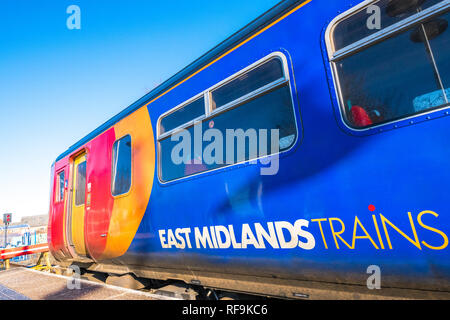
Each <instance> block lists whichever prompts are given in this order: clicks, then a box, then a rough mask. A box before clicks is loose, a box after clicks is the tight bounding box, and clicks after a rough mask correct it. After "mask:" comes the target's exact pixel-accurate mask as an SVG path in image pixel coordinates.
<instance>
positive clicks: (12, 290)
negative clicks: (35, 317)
mask: <svg viewBox="0 0 450 320" xmlns="http://www.w3.org/2000/svg"><path fill="white" fill-rule="evenodd" d="M68 283H73V279H72V278H69V277H66V276H60V275H55V274H52V273H47V272H42V271H35V270H31V269H27V268H21V267H18V268H13V269H10V270H5V271H1V272H0V300H27V299H31V300H158V299H167V298H163V297H161V296H158V295H154V294H150V293H147V292H142V291H136V290H130V289H125V288H121V287H116V286H111V285H107V284H100V283H96V282H92V281H88V280H83V279H80V282H79V289H77V288H74V289H69V286H68Z"/></svg>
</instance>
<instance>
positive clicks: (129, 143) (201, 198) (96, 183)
mask: <svg viewBox="0 0 450 320" xmlns="http://www.w3.org/2000/svg"><path fill="white" fill-rule="evenodd" d="M411 3H412V1H405V0H398V1H384V0H381V1H379V2H376V3H374V1H364V2H362V3H360V4H358V5H356V6H352V5H351V4H352V1H347V0H342V1H333V2H332V3H330V1H325V0H312V1H306V2H301V1H300V2H297V3H296V4H295V5H293V6H292V7H291V8H290V9H289V10H287V11H285V12H283V14H280V15H279V16H278V17H276V18H274V19H272V20H271V21H270V22H269V23H267V24H265V26H264V27H262V28H260V29H259V30H258V31H256V32H254V33H253V34H251V35H249V36H247V37H245V38H243V39H242V41H241V42H239V43H238V44H236V45H234V46H233V47H232V48H227V50H224V51H223V52H222V53H221V54H218V55H217V57H215V58H214V59H211V61H210V62H209V63H207V64H206V65H205V66H203V67H202V68H199V69H197V70H196V71H195V72H192V73H191V74H190V75H189V76H187V77H185V78H184V79H183V80H182V81H179V82H177V83H174V84H173V86H172V87H171V88H170V89H168V90H166V91H164V92H163V93H162V94H159V95H158V96H156V97H153V98H152V99H151V100H150V101H148V102H146V103H145V104H143V105H142V106H141V107H140V108H138V109H137V110H136V111H134V112H133V113H131V114H129V115H127V116H126V117H123V118H122V119H119V120H118V121H117V122H116V123H115V124H113V125H112V126H111V127H110V128H108V129H107V130H104V131H103V132H102V133H101V134H99V135H97V136H95V137H93V138H92V139H90V140H89V141H87V142H86V143H85V144H84V145H83V146H79V147H78V148H77V149H76V150H72V152H71V153H70V154H68V155H65V156H64V157H63V158H61V159H59V160H58V161H57V162H56V163H55V169H54V171H53V172H54V178H53V179H54V181H53V199H52V204H51V210H52V214H51V216H50V225H51V226H52V227H51V230H50V229H49V230H50V231H49V237H50V241H49V242H51V246H52V252H53V253H54V254H56V255H57V256H58V257H60V258H61V259H67V258H71V257H75V260H78V261H85V260H86V261H87V260H93V261H95V262H97V263H98V265H103V266H104V269H105V270H108V266H112V265H126V266H127V270H131V271H134V272H136V273H140V274H145V272H144V271H145V270H151V272H153V274H157V273H158V272H161V273H164V272H165V273H168V272H169V273H170V272H172V273H173V274H177V273H178V274H181V273H189V274H191V275H192V278H193V279H196V278H201V277H202V276H206V275H213V274H214V275H215V277H218V278H223V279H225V278H233V277H234V276H236V277H237V276H239V277H244V278H245V277H248V278H249V279H251V278H252V277H258V279H260V280H259V281H262V282H265V281H267V282H271V281H274V280H273V279H280V281H281V280H286V281H305V280H307V281H317V282H328V283H340V284H353V285H359V286H365V285H366V280H367V277H368V274H367V268H368V267H369V266H373V265H375V266H378V267H379V268H380V270H381V272H382V284H383V286H385V287H396V288H409V289H421V290H432V291H436V290H437V291H445V292H448V291H449V288H450V281H449V279H450V259H449V255H448V234H449V231H450V230H449V229H448V228H449V218H448V214H447V213H448V209H447V208H446V203H447V201H446V200H447V199H446V190H447V189H448V187H449V183H450V182H449V181H450V169H449V168H448V166H447V165H446V164H447V163H448V161H447V159H448V158H449V157H448V156H449V153H450V148H449V147H448V143H447V141H446V140H447V139H446V137H447V136H448V134H449V131H450V129H449V128H450V127H449V125H448V121H449V118H448V114H449V112H448V98H450V89H448V88H449V87H450V79H449V78H448V75H449V74H450V72H448V71H449V64H448V61H450V60H449V59H448V55H449V50H450V49H449V48H450V43H449V40H450V30H447V28H448V21H449V19H450V18H449V7H450V5H449V3H448V1H434V0H431V1H426V2H425V3H421V6H420V7H411V6H412V5H411ZM399 4H400V5H399ZM402 4H403V5H402ZM405 4H409V5H410V6H405ZM374 5H376V6H374ZM342 12H344V13H343V14H342ZM446 22H447V24H446ZM350 31H352V32H350ZM446 71H447V72H446ZM227 129H228V130H230V129H231V130H233V131H234V133H235V134H236V133H237V132H238V133H239V129H242V132H240V133H243V134H244V141H246V142H248V144H247V145H246V147H245V148H244V150H243V151H242V152H241V153H239V150H237V149H234V147H231V149H230V148H228V149H227V148H226V147H227V143H228V142H229V141H228V140H227V139H231V140H232V141H234V142H236V141H238V138H236V137H233V136H232V135H231V134H230V135H228V136H227ZM174 136H176V137H177V139H173V137H174ZM255 138H256V141H257V142H258V143H257V148H256V149H252V147H250V145H251V141H255ZM221 139H222V141H220V140H221ZM233 139H234V140H233ZM274 141H276V143H275V145H276V147H277V148H276V149H272V147H273V145H274ZM183 142H184V144H183ZM213 142H215V144H214V143H213ZM219 142H220V143H219ZM214 147H215V148H214ZM180 148H181V149H182V150H183V152H182V153H178V154H175V156H174V153H173V150H178V151H180V150H181V149H180ZM183 148H184V149H183ZM221 148H222V149H221ZM213 149H214V152H212V150H213ZM261 152H262V153H261ZM181 154H182V156H180V155H181ZM83 155H86V157H87V160H85V159H84V158H80V156H83ZM205 156H206V158H208V157H209V158H208V159H206V161H205V159H204V157H205ZM174 157H175V158H177V160H178V161H174ZM202 157H203V158H202ZM77 159H81V160H79V161H78V162H77ZM211 159H212V160H214V161H212V160H211ZM218 159H219V160H218ZM220 160H221V161H220ZM251 160H253V161H251ZM83 161H87V166H86V167H85V168H84V170H85V172H84V174H83V170H81V174H80V177H78V176H77V175H78V173H79V171H80V170H78V171H77V169H78V168H79V166H80V163H81V164H82V163H83ZM82 169H83V167H82ZM61 175H62V176H61ZM80 179H81V181H84V186H85V187H84V188H85V190H84V194H81V195H80V196H78V199H81V198H82V197H83V196H84V202H83V201H80V202H79V203H78V204H81V205H84V208H83V209H82V210H81V211H80V213H77V210H78V209H77V208H78V207H79V206H78V205H77V202H76V200H77V194H76V193H77V190H78V189H77V188H76V182H77V181H80ZM83 179H84V180H83ZM71 186H72V187H71ZM64 190H65V191H64ZM80 197H81V198H80ZM61 202H62V203H64V204H65V205H62V204H61ZM64 206H65V208H66V211H67V212H65V211H64V209H63V208H64ZM74 214H75V215H76V214H79V216H78V218H74ZM80 219H81V221H83V223H79V221H80ZM68 226H71V227H68ZM74 226H75V227H74ZM68 228H69V229H68ZM70 228H71V229H72V231H70ZM75 229H77V230H75ZM64 230H66V231H67V230H69V231H70V232H65V231H64ZM68 243H69V244H70V245H67V244H68ZM83 245H84V248H83ZM110 268H112V267H110ZM264 279H266V280H264ZM280 283H281V282H280Z"/></svg>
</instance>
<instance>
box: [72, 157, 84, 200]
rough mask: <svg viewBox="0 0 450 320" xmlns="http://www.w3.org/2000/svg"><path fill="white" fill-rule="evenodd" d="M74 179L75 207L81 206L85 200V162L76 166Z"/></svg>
mask: <svg viewBox="0 0 450 320" xmlns="http://www.w3.org/2000/svg"><path fill="white" fill-rule="evenodd" d="M76 179H77V182H76V191H75V205H76V206H82V205H84V201H85V198H86V161H83V162H81V163H80V164H79V165H78V166H77V178H76Z"/></svg>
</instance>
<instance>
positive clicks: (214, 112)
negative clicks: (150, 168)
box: [158, 53, 297, 182]
mask: <svg viewBox="0 0 450 320" xmlns="http://www.w3.org/2000/svg"><path fill="white" fill-rule="evenodd" d="M286 68H287V67H286V61H285V58H284V56H282V55H281V54H278V53H277V54H272V55H270V56H269V57H268V58H264V59H262V60H261V61H259V62H257V63H256V64H254V65H252V66H250V67H249V68H246V69H244V70H243V71H240V72H238V73H237V74H235V75H233V76H231V77H230V78H228V79H226V80H225V81H223V82H221V83H219V84H218V85H216V86H214V87H213V88H211V89H209V90H207V91H206V92H205V96H210V97H211V99H208V102H209V105H208V108H207V111H208V112H207V115H206V117H205V118H204V119H202V120H200V121H198V122H196V123H194V124H193V123H191V124H190V125H188V126H186V127H185V128H184V129H185V130H184V133H189V134H188V135H186V136H188V137H189V139H191V140H190V141H191V143H190V150H189V151H190V152H187V154H185V155H183V156H184V159H183V161H182V163H180V162H179V161H178V162H175V161H174V160H173V158H172V157H173V151H174V150H176V146H177V145H178V144H179V143H180V139H178V138H177V135H179V134H178V133H177V132H175V133H174V134H173V135H172V136H173V137H175V138H174V139H172V138H171V137H168V136H162V137H161V136H160V137H159V138H158V143H159V162H160V166H159V176H160V179H161V181H163V182H168V181H173V180H176V179H180V178H183V177H187V176H191V175H194V174H197V173H201V172H205V171H210V170H214V169H218V168H222V167H225V166H229V165H233V164H237V163H241V162H244V161H249V160H254V159H256V158H258V157H262V156H266V155H270V154H274V153H278V152H282V151H286V150H288V149H290V148H291V147H292V146H293V144H294V143H295V141H296V138H297V124H296V119H295V112H294V106H293V102H292V96H291V90H290V86H289V78H288V72H287V70H286ZM197 126H200V127H201V132H202V133H205V134H206V133H207V132H208V129H214V130H215V134H218V133H220V134H218V135H219V136H220V137H222V141H221V143H220V145H219V147H218V148H219V149H220V150H219V149H217V150H215V151H214V152H213V153H212V154H213V157H214V160H213V161H211V159H207V158H205V157H204V156H205V152H206V149H207V148H210V146H209V144H208V143H203V145H202V147H201V149H198V148H197V147H196V143H195V142H194V139H195V135H196V128H197ZM210 132H211V133H212V131H210ZM184 133H183V136H184ZM180 134H181V132H180ZM276 139H278V141H277V142H276V145H277V149H274V148H273V145H275V143H274V141H276ZM215 140H216V137H212V138H211V140H209V141H215ZM204 141H205V140H204ZM215 142H218V143H219V141H215ZM242 144H243V147H242ZM230 145H231V147H229V146H230ZM216 146H218V145H217V144H216ZM238 148H239V149H238ZM217 153H220V155H217Z"/></svg>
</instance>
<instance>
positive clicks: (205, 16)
mask: <svg viewBox="0 0 450 320" xmlns="http://www.w3.org/2000/svg"><path fill="white" fill-rule="evenodd" d="M278 2H279V0H226V1H223V0H213V1H200V0H190V1H182V0H177V1H152V0H131V1H130V0H128V1H124V0H114V1H104V0H95V1H93V0H89V1H87V0H85V1H61V0H59V1H57V0H54V1H50V0H45V1H44V0H39V1H38V0H35V1H24V0H2V1H1V4H0V136H1V138H2V139H1V141H2V148H1V152H0V214H1V213H4V212H12V213H13V214H14V219H13V220H14V221H19V220H20V217H21V216H26V215H35V214H45V213H47V211H48V203H49V188H50V187H49V186H50V166H51V163H52V162H53V161H54V159H55V158H56V157H57V156H58V155H59V154H60V153H62V152H63V151H65V150H66V149H67V148H68V147H69V146H70V145H72V144H73V143H75V142H76V141H77V140H79V139H80V138H82V137H83V136H84V135H85V134H87V133H89V132H90V131H92V130H93V129H95V128H96V127H97V126H99V125H100V124H102V123H103V122H105V121H106V120H108V119H109V118H111V117H112V116H114V115H115V114H117V113H118V112H120V111H121V110H122V109H124V108H125V107H127V106H128V105H130V104H131V103H132V102H134V101H135V100H137V99H138V98H140V97H141V96H143V95H144V94H146V93H147V92H148V91H150V90H151V89H152V88H154V87H155V86H157V85H158V84H160V83H161V82H162V81H164V80H165V79H167V78H168V77H170V76H171V75H173V74H174V73H176V72H177V71H179V70H180V69H181V68H183V67H184V66H186V65H187V64H188V63H190V62H192V61H193V60H194V59H196V58H198V57H199V56H200V55H201V54H203V53H204V52H206V51H207V50H209V49H211V48H212V47H213V46H215V45H216V44H218V43H219V42H221V41H222V40H224V39H225V38H227V37H228V36H229V35H231V34H232V33H234V32H235V31H237V30H239V29H240V28H241V27H243V26H245V25H246V24H247V23H248V22H250V21H251V20H253V19H254V18H256V17H257V16H259V15H260V14H261V13H263V12H265V11H266V10H268V9H270V8H271V7H272V6H274V5H275V4H276V3H278ZM72 4H75V5H78V6H79V7H80V9H81V30H69V29H68V28H67V27H66V20H67V18H68V17H69V14H67V13H66V9H67V7H68V6H69V5H72Z"/></svg>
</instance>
